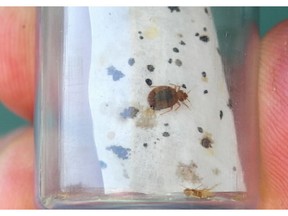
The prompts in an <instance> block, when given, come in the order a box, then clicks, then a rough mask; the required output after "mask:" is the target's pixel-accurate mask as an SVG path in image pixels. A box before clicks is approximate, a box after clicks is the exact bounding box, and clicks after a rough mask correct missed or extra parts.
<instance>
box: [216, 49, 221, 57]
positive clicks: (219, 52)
mask: <svg viewBox="0 0 288 216" xmlns="http://www.w3.org/2000/svg"><path fill="white" fill-rule="evenodd" d="M217 52H218V54H219V55H220V56H221V51H220V49H219V48H218V47H217Z"/></svg>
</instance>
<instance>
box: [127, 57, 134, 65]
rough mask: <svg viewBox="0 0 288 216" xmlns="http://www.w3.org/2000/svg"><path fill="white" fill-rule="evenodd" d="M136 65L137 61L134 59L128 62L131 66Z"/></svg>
mask: <svg viewBox="0 0 288 216" xmlns="http://www.w3.org/2000/svg"><path fill="white" fill-rule="evenodd" d="M134 63H135V59H134V58H130V59H129V60H128V64H129V65H130V66H133V65H134Z"/></svg>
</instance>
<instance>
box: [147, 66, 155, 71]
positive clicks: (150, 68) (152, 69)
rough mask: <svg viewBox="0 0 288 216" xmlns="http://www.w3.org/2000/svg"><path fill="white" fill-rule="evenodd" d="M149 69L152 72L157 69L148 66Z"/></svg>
mask: <svg viewBox="0 0 288 216" xmlns="http://www.w3.org/2000/svg"><path fill="white" fill-rule="evenodd" d="M147 69H148V70H149V71H150V72H153V71H154V69H155V68H154V66H153V65H147Z"/></svg>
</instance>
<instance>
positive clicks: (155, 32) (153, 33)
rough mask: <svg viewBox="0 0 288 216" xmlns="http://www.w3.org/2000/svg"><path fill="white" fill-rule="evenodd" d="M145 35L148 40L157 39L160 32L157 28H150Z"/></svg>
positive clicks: (145, 31)
mask: <svg viewBox="0 0 288 216" xmlns="http://www.w3.org/2000/svg"><path fill="white" fill-rule="evenodd" d="M143 35H144V37H145V38H147V39H151V40H152V39H155V38H157V37H158V36H159V30H158V29H157V28H156V27H155V26H150V27H148V28H147V29H145V30H144V31H143Z"/></svg>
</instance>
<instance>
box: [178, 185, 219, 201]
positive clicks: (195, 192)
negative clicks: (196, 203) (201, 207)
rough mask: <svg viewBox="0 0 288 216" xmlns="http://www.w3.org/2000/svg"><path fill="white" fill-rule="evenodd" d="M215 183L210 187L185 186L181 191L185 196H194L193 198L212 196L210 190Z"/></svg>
mask: <svg viewBox="0 0 288 216" xmlns="http://www.w3.org/2000/svg"><path fill="white" fill-rule="evenodd" d="M217 185H218V184H217ZM217 185H214V186H213V187H211V188H207V189H202V190H200V189H197V188H196V189H193V188H185V189H184V191H183V193H184V194H185V195H186V196H187V197H194V198H200V199H208V198H211V197H213V196H214V193H213V192H212V191H211V190H212V189H213V188H215V187H216V186H217Z"/></svg>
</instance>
